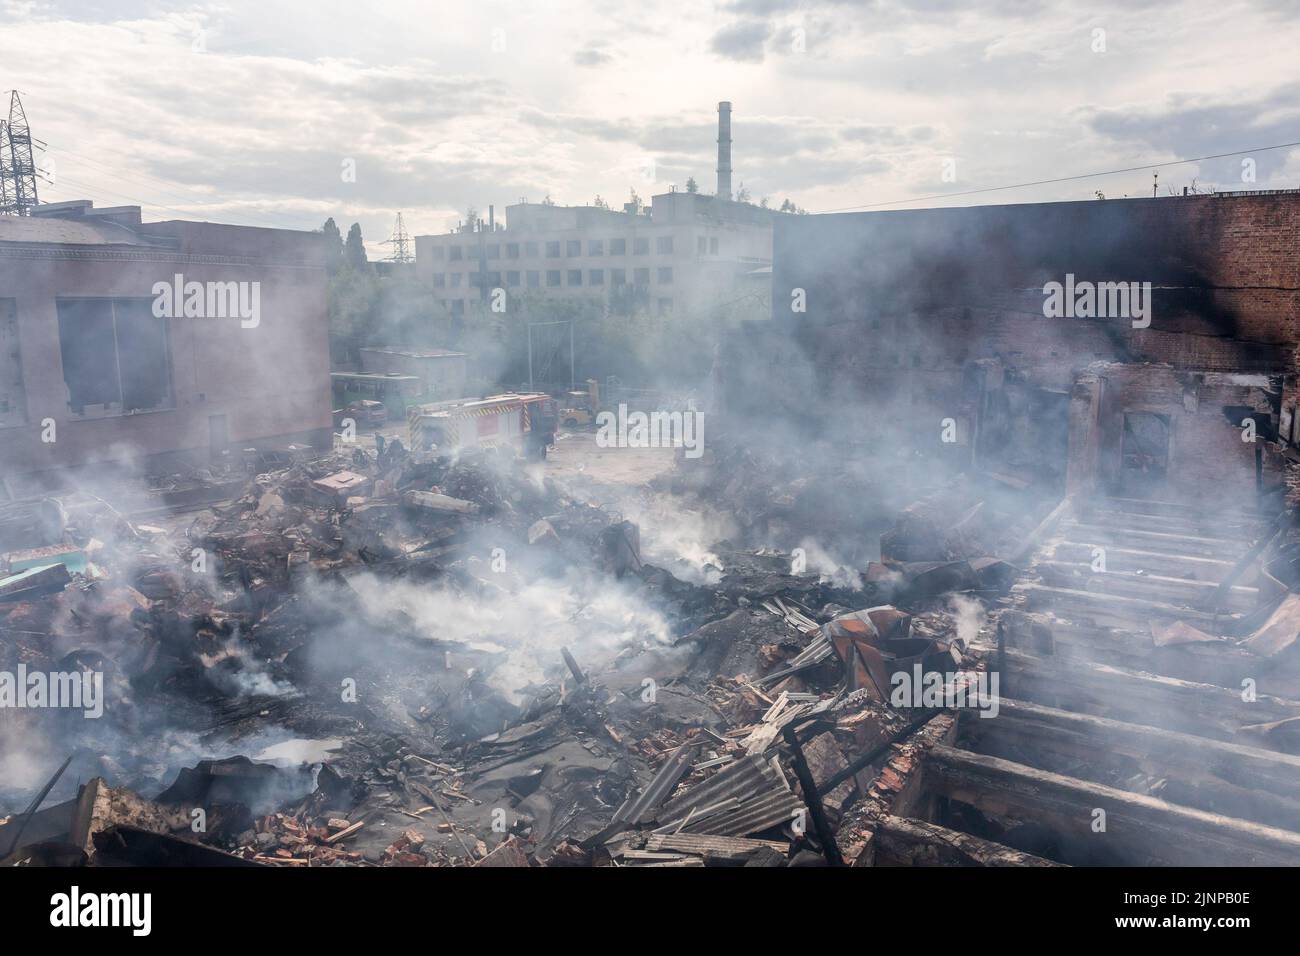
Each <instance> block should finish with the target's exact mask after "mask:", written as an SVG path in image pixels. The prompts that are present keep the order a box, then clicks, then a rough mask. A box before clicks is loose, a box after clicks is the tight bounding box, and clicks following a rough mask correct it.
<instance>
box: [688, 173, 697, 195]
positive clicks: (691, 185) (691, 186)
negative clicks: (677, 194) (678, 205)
mask: <svg viewBox="0 0 1300 956" xmlns="http://www.w3.org/2000/svg"><path fill="white" fill-rule="evenodd" d="M686 191H687V192H688V193H697V192H699V191H700V184H699V183H697V182H696V181H695V177H694V176H691V177H690V178H689V179H687V180H686Z"/></svg>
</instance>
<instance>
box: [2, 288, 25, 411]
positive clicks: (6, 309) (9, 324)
mask: <svg viewBox="0 0 1300 956" xmlns="http://www.w3.org/2000/svg"><path fill="white" fill-rule="evenodd" d="M26 423H27V393H26V391H25V390H24V389H23V363H22V356H21V354H20V353H19V351H18V307H17V303H15V301H14V300H13V299H0V428H4V427H6V426H8V425H24V424H26Z"/></svg>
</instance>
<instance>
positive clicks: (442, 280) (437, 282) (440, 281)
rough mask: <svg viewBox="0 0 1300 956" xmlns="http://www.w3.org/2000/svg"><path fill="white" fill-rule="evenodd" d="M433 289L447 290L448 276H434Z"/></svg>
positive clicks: (435, 274)
mask: <svg viewBox="0 0 1300 956" xmlns="http://www.w3.org/2000/svg"><path fill="white" fill-rule="evenodd" d="M433 287H434V288H435V289H445V288H446V287H447V276H446V275H444V274H443V273H441V272H435V273H434V274H433Z"/></svg>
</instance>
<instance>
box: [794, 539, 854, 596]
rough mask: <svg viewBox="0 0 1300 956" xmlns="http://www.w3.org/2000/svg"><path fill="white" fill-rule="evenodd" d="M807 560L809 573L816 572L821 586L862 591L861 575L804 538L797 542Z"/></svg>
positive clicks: (815, 542) (813, 542)
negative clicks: (827, 585)
mask: <svg viewBox="0 0 1300 956" xmlns="http://www.w3.org/2000/svg"><path fill="white" fill-rule="evenodd" d="M799 547H800V548H802V549H803V551H804V555H805V558H806V560H807V567H808V570H809V571H815V572H817V574H818V575H820V577H819V578H818V581H819V583H821V584H830V585H833V586H834V587H837V588H848V589H850V590H853V591H860V590H862V575H861V574H860V573H859V572H858V571H857V570H856V569H854V568H853V567H852V566H850V565H849V564H848V563H847V562H845V561H843V560H841V559H840V558H838V557H836V556H834V555H832V554H831V552H829V551H827V550H826V549H825V548H823V547H822V546H821V545H820V544H818V543H817V540H816V539H815V538H804V539H803V540H802V541H800V542H799Z"/></svg>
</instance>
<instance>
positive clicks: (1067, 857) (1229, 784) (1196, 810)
mask: <svg viewBox="0 0 1300 956" xmlns="http://www.w3.org/2000/svg"><path fill="white" fill-rule="evenodd" d="M1269 526H1270V517H1268V516H1264V517H1261V516H1260V515H1257V514H1252V513H1250V512H1249V511H1248V510H1246V509H1243V508H1239V507H1233V506H1230V505H1223V506H1222V507H1219V508H1217V509H1216V510H1215V512H1214V513H1213V514H1210V513H1208V511H1202V510H1200V509H1195V508H1191V507H1188V506H1185V505H1177V504H1172V503H1166V502H1156V501H1139V500H1132V499H1117V498H1104V499H1098V500H1096V501H1094V502H1090V503H1086V504H1084V505H1082V506H1080V505H1078V504H1075V505H1073V506H1072V507H1071V508H1070V509H1069V510H1068V512H1067V513H1065V514H1063V515H1062V517H1061V518H1060V519H1058V521H1057V524H1056V526H1055V527H1054V528H1053V529H1051V530H1049V531H1048V533H1047V534H1046V536H1045V537H1044V539H1043V541H1042V543H1041V545H1040V546H1039V548H1038V550H1037V552H1036V554H1035V555H1034V557H1033V560H1032V562H1031V564H1030V566H1029V567H1028V568H1027V569H1026V570H1025V571H1024V572H1023V574H1022V576H1021V578H1020V580H1019V581H1018V582H1017V583H1016V584H1015V585H1014V586H1013V588H1012V589H1011V592H1010V593H1009V595H1008V596H1007V598H1006V601H1005V605H1006V606H1005V607H1004V608H1003V609H1001V610H1000V611H999V612H997V613H995V615H994V617H995V619H996V620H997V630H998V634H999V639H998V640H999V643H998V647H996V648H990V649H988V650H987V654H988V663H989V666H990V667H991V668H994V669H1000V680H1001V686H1000V689H999V692H1000V696H1001V698H1002V699H1003V706H1002V709H1001V712H1000V713H999V714H998V716H997V717H994V718H991V719H990V718H982V717H980V716H979V715H978V714H977V713H976V712H974V711H964V712H962V713H961V715H960V718H959V722H958V733H957V735H956V738H955V740H954V743H955V746H953V747H947V746H939V747H936V748H934V749H933V750H932V751H931V753H930V754H929V755H928V757H927V759H926V770H925V776H924V779H925V788H926V790H927V792H928V794H929V796H930V797H932V798H934V799H935V802H933V803H931V804H930V806H931V807H932V809H933V811H934V814H935V815H934V816H932V817H931V818H930V819H931V820H932V821H933V822H934V823H937V824H941V825H942V826H944V827H948V828H951V829H952V830H953V831H955V832H958V833H961V834H966V835H971V836H974V837H978V838H980V839H983V840H987V841H990V845H991V846H998V845H1005V846H1011V847H1013V848H1015V849H1017V850H1021V851H1024V852H1027V853H1032V854H1036V855H1042V856H1045V857H1047V858H1051V859H1055V860H1057V861H1059V862H1065V863H1070V864H1075V865H1090V864H1112V865H1196V864H1204V865H1218V864H1234V865H1252V864H1272V865H1300V757H1296V756H1292V755H1291V754H1290V753H1287V752H1284V751H1286V750H1293V746H1290V745H1287V744H1286V743H1285V741H1284V740H1283V739H1282V737H1280V736H1279V735H1278V731H1277V728H1276V727H1272V728H1269V727H1268V725H1271V724H1274V723H1275V722H1277V721H1283V720H1287V719H1290V718H1293V717H1300V700H1297V698H1300V674H1297V673H1296V671H1295V670H1294V668H1292V669H1290V670H1287V669H1284V667H1283V665H1281V664H1279V663H1278V662H1277V661H1275V660H1268V659H1263V658H1261V657H1259V656H1257V655H1255V654H1252V653H1250V652H1249V651H1247V650H1245V649H1244V648H1241V647H1239V646H1238V644H1237V641H1238V639H1239V635H1236V636H1234V635H1233V633H1232V632H1233V631H1234V629H1238V630H1252V629H1253V628H1254V627H1256V626H1258V623H1262V617H1263V616H1265V615H1267V613H1268V609H1270V608H1271V607H1272V606H1273V605H1275V604H1276V602H1277V600H1278V598H1277V595H1278V594H1279V591H1278V589H1277V587H1276V585H1273V584H1271V583H1270V582H1268V581H1266V580H1263V579H1262V578H1261V576H1260V575H1259V573H1258V572H1257V571H1255V570H1254V569H1251V570H1248V571H1247V572H1246V573H1245V574H1243V575H1242V576H1241V578H1240V579H1239V581H1238V583H1237V585H1236V586H1234V587H1233V588H1232V589H1231V591H1230V592H1228V593H1227V594H1226V595H1223V596H1222V597H1221V598H1220V599H1219V601H1218V603H1219V604H1221V607H1218V608H1217V609H1216V608H1215V607H1214V605H1215V592H1216V589H1217V587H1218V584H1219V582H1220V581H1221V580H1222V579H1223V578H1224V577H1225V576H1226V575H1227V574H1228V573H1229V572H1230V571H1231V570H1232V568H1233V566H1234V564H1235V563H1236V562H1237V561H1238V559H1240V558H1241V557H1242V556H1243V555H1245V554H1246V553H1247V551H1248V550H1249V549H1250V547H1251V545H1252V543H1253V542H1254V541H1255V540H1256V539H1257V538H1258V537H1259V536H1261V535H1263V534H1267V533H1268V529H1269ZM1097 549H1103V551H1102V554H1104V562H1105V564H1104V567H1105V570H1104V571H1099V570H1097V568H1100V567H1101V564H1100V560H1099V558H1100V557H1101V554H1099V552H1098V551H1097ZM1243 618H1245V620H1243ZM1180 622H1181V624H1180ZM1174 625H1178V627H1175V628H1174V629H1173V630H1172V631H1170V627H1171V626H1174ZM1181 625H1190V627H1192V628H1195V629H1196V631H1198V632H1201V633H1200V634H1195V633H1193V632H1188V631H1184V630H1180V628H1181ZM1158 636H1159V637H1160V638H1161V639H1160V640H1157V637H1158ZM1189 636H1191V637H1194V638H1196V639H1195V640H1192V641H1188V640H1187V638H1188V637H1189ZM1246 680H1249V681H1252V682H1254V687H1255V691H1256V693H1255V696H1254V699H1243V681H1246ZM1247 696H1248V695H1247ZM1298 724H1300V722H1298ZM1262 728H1264V729H1262ZM1283 736H1285V734H1284V735H1283ZM1098 809H1102V810H1105V812H1106V820H1107V823H1106V828H1105V829H1104V830H1103V831H1100V832H1099V831H1098V830H1097V829H1096V822H1095V821H1096V811H1097V810H1098Z"/></svg>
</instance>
